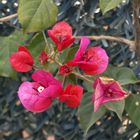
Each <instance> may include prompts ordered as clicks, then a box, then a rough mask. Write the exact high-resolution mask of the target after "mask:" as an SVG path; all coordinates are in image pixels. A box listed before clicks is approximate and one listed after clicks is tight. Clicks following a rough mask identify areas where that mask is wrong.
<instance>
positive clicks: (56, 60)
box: [10, 21, 137, 129]
mask: <svg viewBox="0 0 140 140" xmlns="http://www.w3.org/2000/svg"><path fill="white" fill-rule="evenodd" d="M48 35H49V37H50V38H51V39H52V41H53V42H54V43H55V45H54V44H53V43H50V42H49V43H48V38H47V36H46V34H45V32H43V37H44V42H45V43H46V46H45V49H44V48H42V50H41V49H40V50H41V51H38V52H37V54H38V55H37V56H36V57H37V58H38V60H39V61H40V62H41V64H42V65H41V66H38V63H37V64H36V63H35V64H34V62H36V58H33V57H32V56H31V54H30V52H29V51H28V49H27V48H26V47H24V46H20V47H19V49H18V51H17V52H14V53H13V54H12V55H11V56H10V63H11V66H12V67H13V68H14V69H15V70H16V71H18V72H28V71H30V70H32V68H33V65H34V69H33V70H35V71H34V72H33V74H32V79H33V80H34V81H33V82H29V81H26V82H23V83H22V84H21V85H20V87H19V90H18V96H19V99H20V101H21V103H22V105H23V106H24V107H25V108H26V109H27V110H29V111H31V112H43V111H45V110H47V109H48V108H49V107H50V106H51V105H52V103H53V100H58V101H59V102H60V103H65V104H66V105H67V106H68V107H70V108H77V107H79V106H80V108H82V109H83V108H84V109H85V107H86V104H85V105H84V107H83V106H82V105H81V102H82V101H83V102H84V103H86V101H87V99H85V98H84V97H85V96H86V94H87V93H86V92H89V87H88V86H90V85H93V87H92V86H91V87H90V92H91V89H92V93H93V94H92V93H91V94H90V98H88V99H90V102H88V103H87V104H89V103H92V107H93V106H94V110H93V111H92V112H90V113H91V114H92V117H93V118H94V119H95V120H98V119H99V118H98V116H101V115H100V114H99V113H101V112H100V111H99V112H98V110H102V107H103V106H104V110H103V111H102V114H104V113H105V112H106V110H107V109H108V108H107V107H106V106H105V105H106V103H111V105H112V104H113V109H112V110H113V111H115V112H116V113H117V114H121V113H122V112H121V113H120V112H119V111H120V110H122V111H123V110H124V105H125V104H124V103H122V105H121V109H118V106H115V105H114V103H119V101H124V99H125V98H126V97H128V95H130V94H128V92H127V91H125V90H124V89H123V84H124V83H125V84H129V83H135V82H137V80H136V79H135V77H134V76H132V74H131V72H130V71H129V70H128V71H129V73H130V77H131V78H132V77H133V80H131V78H130V81H129V82H126V81H124V79H125V78H126V79H128V77H129V76H128V77H125V78H120V77H119V76H118V73H121V72H120V71H119V70H118V71H119V72H118V71H117V72H115V71H114V72H113V74H108V72H109V71H110V67H109V70H108V66H109V56H108V55H107V53H106V51H105V49H104V48H103V47H102V46H98V45H97V46H92V47H91V46H90V39H89V38H88V37H86V36H83V37H80V39H81V40H80V45H79V48H78V50H77V45H73V46H71V45H72V44H73V43H74V41H75V39H76V37H73V36H72V27H71V26H70V25H69V24H68V23H67V22H65V21H61V22H58V23H56V24H55V25H54V26H53V28H52V29H51V30H48ZM78 38H79V37H78ZM37 47H38V46H37ZM44 50H47V51H46V52H47V53H46V52H45V51H44ZM54 64H55V66H54ZM56 65H57V67H56ZM44 69H46V70H47V71H49V72H47V71H45V70H44ZM116 70H117V69H116ZM52 71H53V72H52ZM106 75H107V76H108V78H107V77H105V76H106ZM116 75H117V76H116ZM115 76H116V77H115ZM124 76H125V75H123V76H121V77H124ZM55 77H57V79H58V80H57V79H56V78H55ZM112 77H113V78H114V77H115V78H114V79H115V80H114V79H112ZM116 79H118V81H117V80H116ZM87 83H88V85H87ZM85 85H86V86H87V87H86V86H85ZM83 94H84V97H83ZM111 107H112V106H110V107H109V109H108V110H111V109H110V108H111ZM82 109H81V110H82ZM85 110H88V108H86V109H85ZM85 110H83V111H85ZM118 112H119V113H118ZM93 113H94V114H93ZM85 115H86V114H85ZM94 119H92V121H93V122H94V123H95V121H94ZM89 121H90V120H89ZM88 129H89V127H88Z"/></svg>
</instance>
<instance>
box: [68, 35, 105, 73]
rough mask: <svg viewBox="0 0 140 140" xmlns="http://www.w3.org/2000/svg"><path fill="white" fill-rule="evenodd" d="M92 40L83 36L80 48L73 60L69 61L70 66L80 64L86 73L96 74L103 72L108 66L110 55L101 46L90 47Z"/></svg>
mask: <svg viewBox="0 0 140 140" xmlns="http://www.w3.org/2000/svg"><path fill="white" fill-rule="evenodd" d="M89 43H90V40H89V39H88V38H87V37H82V39H81V43H80V48H79V49H78V51H77V53H76V54H75V57H74V59H73V60H71V61H69V62H68V65H69V66H79V67H80V68H81V69H82V70H83V71H84V72H85V73H86V74H89V75H96V74H101V73H103V72H104V71H105V70H106V68H107V66H108V56H107V54H106V52H105V50H104V49H102V48H101V47H90V48H89V49H87V47H88V45H89Z"/></svg>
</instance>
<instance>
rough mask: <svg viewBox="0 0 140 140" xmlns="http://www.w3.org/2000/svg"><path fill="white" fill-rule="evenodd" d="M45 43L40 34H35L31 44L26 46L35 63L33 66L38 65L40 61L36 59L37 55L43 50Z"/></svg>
mask: <svg viewBox="0 0 140 140" xmlns="http://www.w3.org/2000/svg"><path fill="white" fill-rule="evenodd" d="M45 45H46V44H45V41H44V38H43V35H42V33H38V34H36V35H35V36H34V37H33V39H32V41H31V43H30V44H29V45H28V47H27V48H28V49H29V50H30V52H31V54H32V56H33V58H34V61H35V65H40V61H39V59H38V57H39V54H40V53H41V51H43V50H44V49H45Z"/></svg>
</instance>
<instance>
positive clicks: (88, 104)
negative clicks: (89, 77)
mask: <svg viewBox="0 0 140 140" xmlns="http://www.w3.org/2000/svg"><path fill="white" fill-rule="evenodd" d="M105 112H106V109H105V108H104V107H103V106H102V107H100V108H99V109H98V110H97V112H93V103H92V94H91V93H85V94H84V96H83V99H82V102H81V105H80V107H79V109H78V115H79V117H80V124H81V126H82V128H83V130H84V134H85V135H86V134H87V132H88V130H89V129H90V127H91V126H92V125H93V124H95V123H96V121H98V120H99V119H100V118H101V117H102V116H103V115H104V114H105Z"/></svg>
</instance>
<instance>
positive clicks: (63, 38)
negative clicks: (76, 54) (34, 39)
mask: <svg viewBox="0 0 140 140" xmlns="http://www.w3.org/2000/svg"><path fill="white" fill-rule="evenodd" d="M48 35H49V36H50V38H51V39H52V40H53V41H54V42H55V44H56V46H57V48H58V51H62V50H63V49H65V48H66V47H68V46H69V45H71V44H72V43H73V42H74V40H75V38H73V37H72V28H71V26H70V25H69V24H68V23H67V22H65V21H61V22H58V23H57V24H55V26H54V27H53V28H52V30H48Z"/></svg>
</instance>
